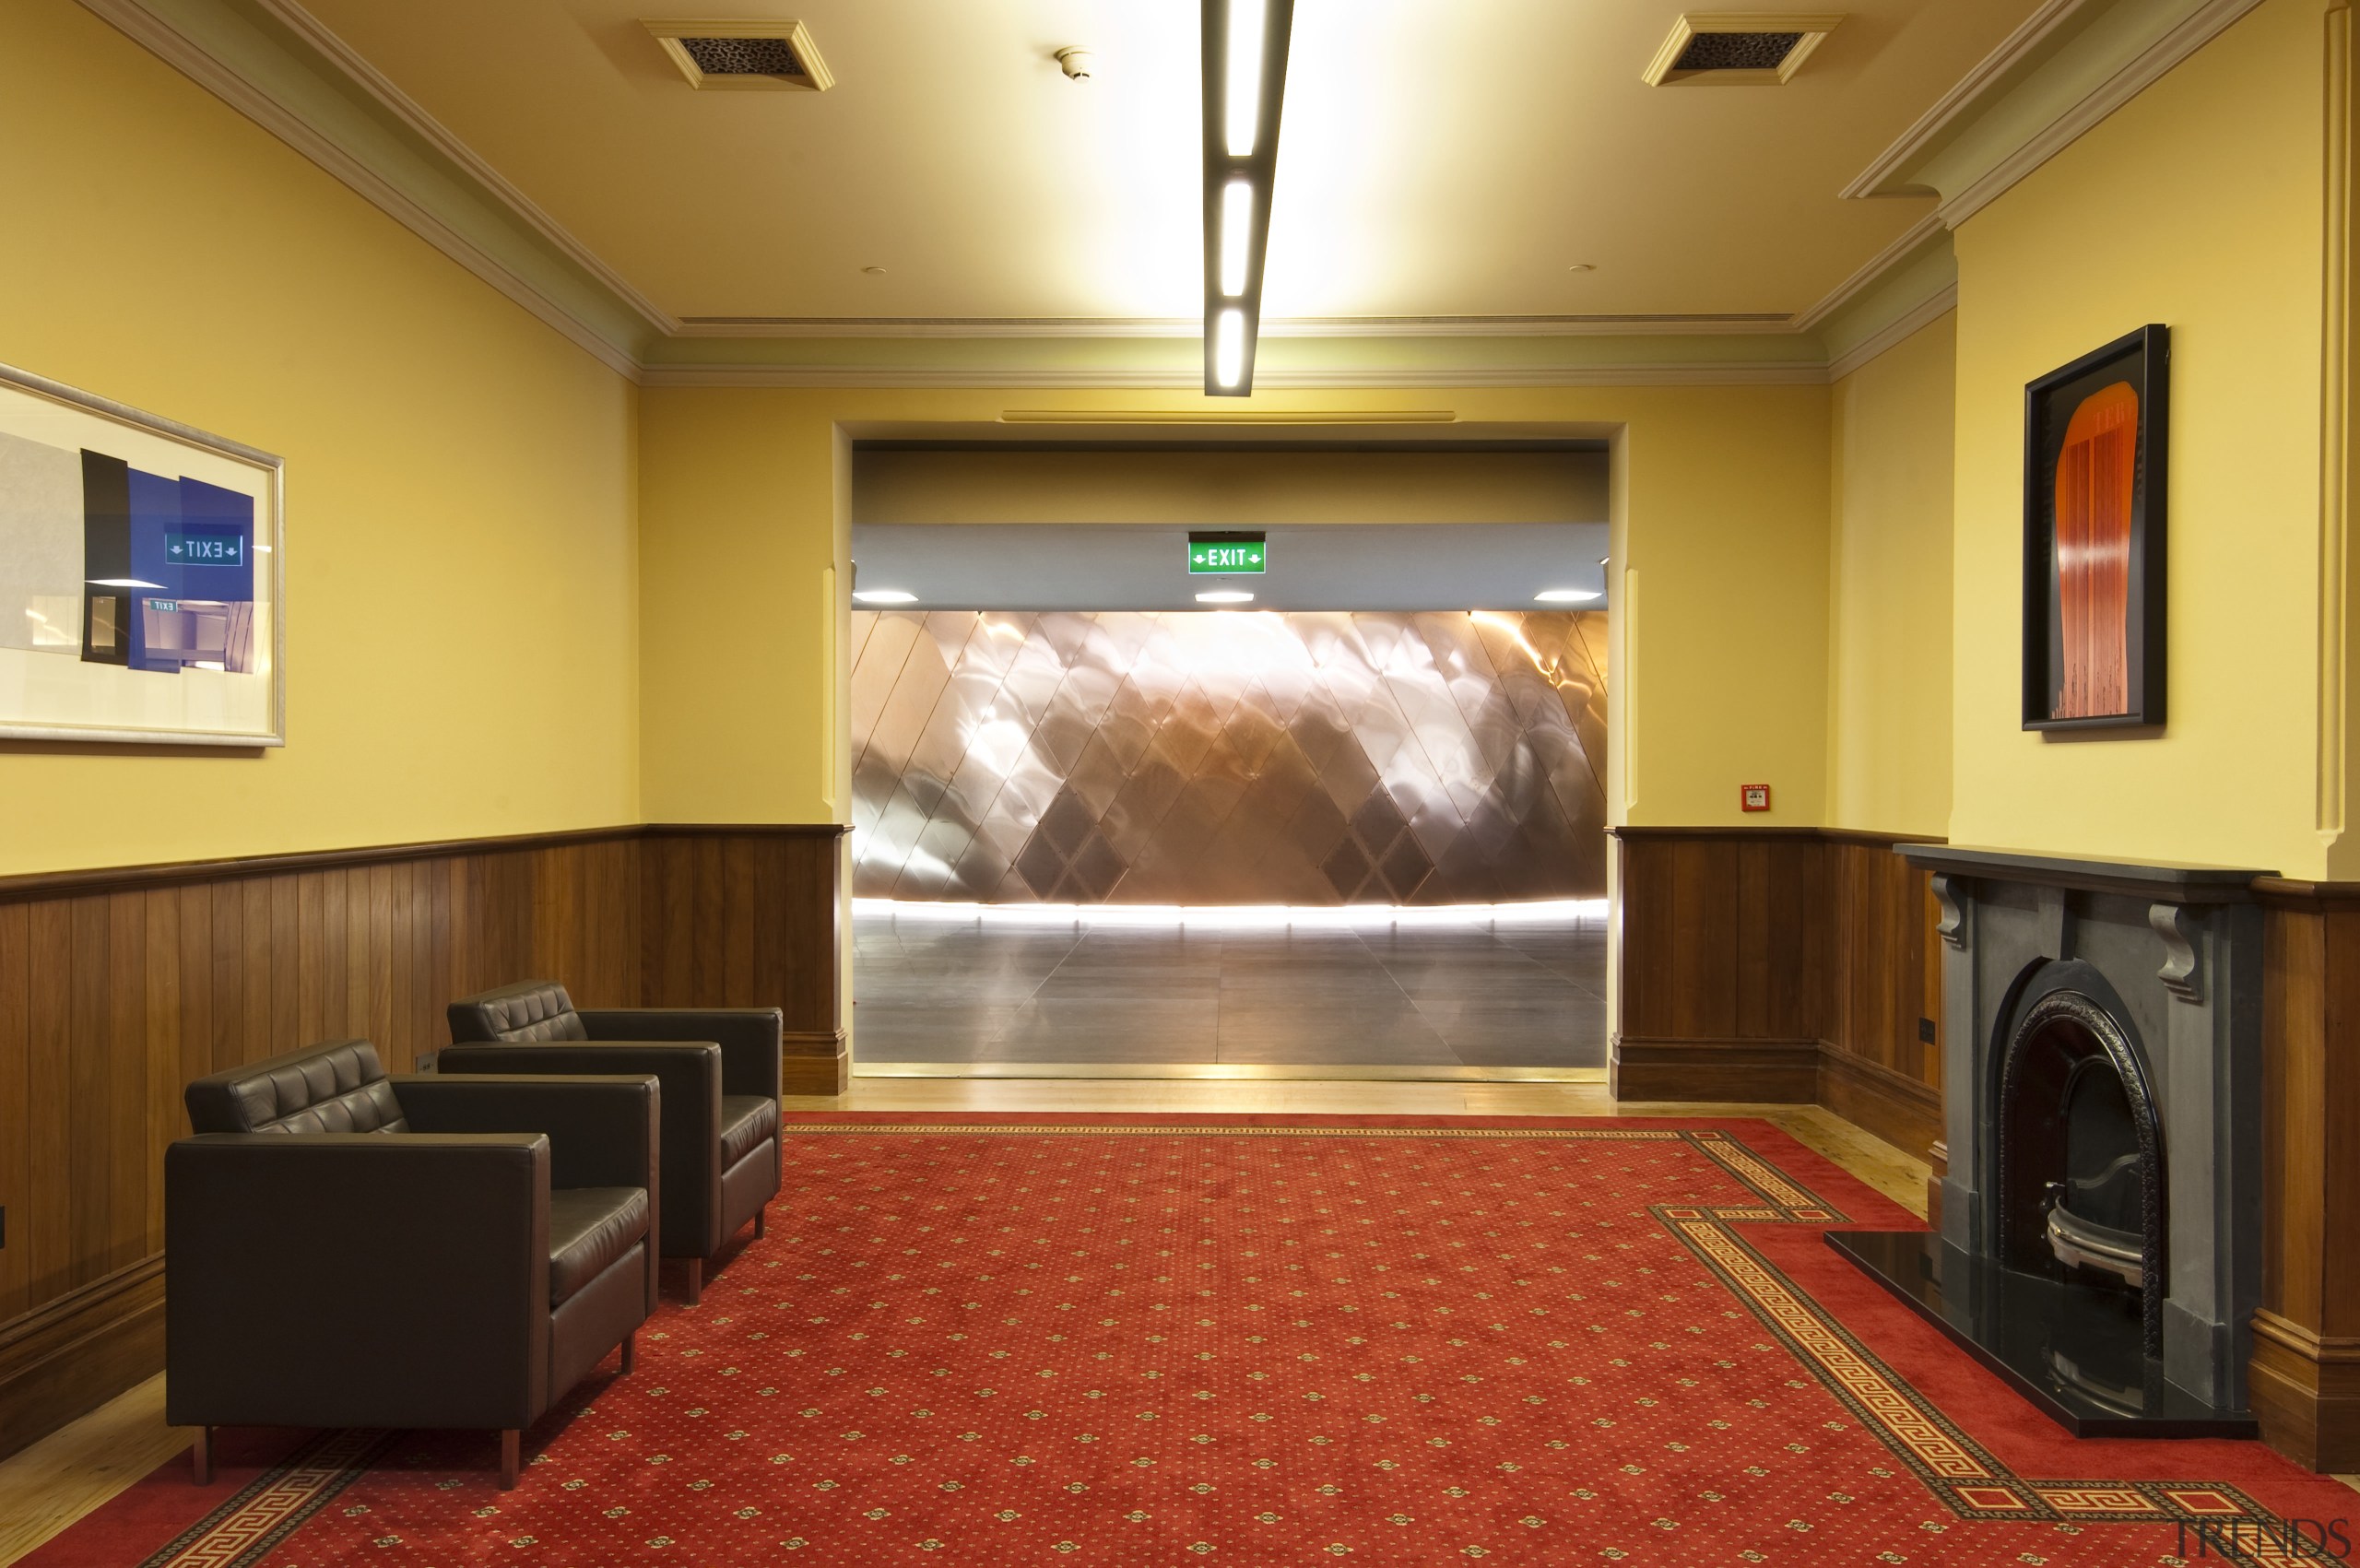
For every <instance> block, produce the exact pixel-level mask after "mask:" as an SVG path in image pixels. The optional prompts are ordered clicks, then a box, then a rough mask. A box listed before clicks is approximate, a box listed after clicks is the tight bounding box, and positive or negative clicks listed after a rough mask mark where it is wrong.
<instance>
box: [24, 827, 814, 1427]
mask: <svg viewBox="0 0 2360 1568" xmlns="http://www.w3.org/2000/svg"><path fill="white" fill-rule="evenodd" d="M843 832H844V830H843V829H842V828H841V827H839V826H837V825H835V824H832V823H823V824H818V825H815V826H800V825H791V826H778V827H772V826H733V825H727V824H715V825H712V826H703V825H679V826H675V825H657V826H642V825H630V826H623V827H616V828H601V829H592V830H586V831H578V832H561V833H542V834H534V835H529V836H525V837H516V838H497V839H478V840H468V841H463V842H458V843H417V844H395V845H387V846H381V847H372V848H364V849H353V850H335V851H325V852H321V853H315V854H303V855H270V856H264V857H258V858H254V859H249V860H227V861H200V862H187V863H182V864H176V865H166V866H139V867H106V868H102V869H97V870H89V871H75V872H58V873H46V874H42V875H40V876H29V877H9V878H0V1128H5V1129H6V1133H5V1135H0V1206H5V1208H6V1215H7V1244H6V1246H5V1247H0V1455H6V1454H7V1453H10V1452H13V1451H15V1450H16V1449H18V1448H19V1447H22V1446H23V1445H24V1444H28V1443H30V1442H32V1441H33V1440H34V1439H36V1438H39V1437H41V1436H42V1435H43V1434H44V1433H46V1432H50V1431H52V1430H53V1429H54V1428H55V1427H57V1426H58V1425H60V1424H62V1423H63V1422H64V1421H68V1420H71V1419H72V1418H73V1417H75V1416H77V1415H79V1414H80V1413H81V1412H82V1411H84V1410H87V1409H90V1408H92V1407H94V1406H96V1405H98V1404H100V1403H101V1402H102V1401H104V1400H106V1399H108V1398H110V1397H112V1396H114V1395H115V1394H117V1393H119V1392H121V1391H122V1390H123V1389H124V1388H126V1387H128V1386H130V1385H132V1384H134V1383H136V1382H138V1381H139V1380H140V1379H142V1378H144V1377H147V1376H149V1375H151V1374H152V1373H155V1372H156V1371H157V1370H158V1368H159V1367H160V1366H161V1365H162V1359H163V1334H162V1306H161V1303H162V1291H163V1278H162V1272H161V1262H160V1254H161V1249H162V1246H163V1240H164V1205H163V1160H162V1155H163V1149H164V1147H165V1145H167V1144H169V1143H170V1142H171V1140H172V1139H173V1138H178V1137H181V1136H183V1135H184V1134H185V1133H186V1132H187V1130H188V1126H187V1121H186V1118H185V1116H184V1114H183V1111H182V1107H181V1089H182V1086H183V1084H185V1083H186V1082H187V1081H188V1080H189V1079H193V1078H197V1077H201V1076H202V1075H204V1074H206V1073H208V1072H214V1071H217V1070H219V1069H221V1068H225V1067H235V1066H238V1065H239V1064H241V1063H243V1062H250V1061H254V1060H256V1059H258V1058H260V1057H264V1056H268V1055H276V1054H277V1053H279V1052H282V1051H291V1050H295V1049H297V1048H299V1047H301V1046H303V1045H306V1044H309V1043H313V1042H316V1041H321V1040H333V1039H342V1038H348V1037H351V1036H356V1035H358V1036H362V1037H365V1038H368V1039H370V1040H373V1041H375V1042H376V1043H377V1045H378V1048H379V1051H380V1053H381V1054H382V1055H383V1056H384V1062H385V1065H386V1067H388V1068H389V1069H390V1070H392V1071H395V1072H407V1071H409V1070H411V1069H412V1067H415V1066H416V1064H417V1063H418V1061H419V1058H420V1057H421V1056H422V1055H427V1054H430V1053H431V1052H433V1051H435V1050H437V1049H439V1048H440V1047H441V1046H442V1045H443V1044H444V1043H448V1040H449V1035H448V1032H447V1026H446V1024H445V1021H444V1016H443V1008H444V1006H445V1004H446V1003H448V1002H449V1001H450V1000H451V999H452V998H454V997H456V996H466V995H467V994H468V993H469V992H472V991H479V990H483V989H486V988H488V987H490V986H493V985H498V984H505V983H508V982H511V981H514V980H521V979H527V978H547V979H553V980H558V981H560V982H562V983H563V984H565V985H566V986H567V987H568V988H569V989H570V990H571V991H572V994H573V996H574V997H575V999H576V1000H577V1001H579V1002H580V1003H582V1004H583V1005H584V1006H588V1007H633V1006H656V1005H662V1006H674V1007H761V1006H774V1007H778V1008H782V1009H783V1011H784V1013H785V1051H784V1054H783V1060H782V1064H781V1065H782V1067H783V1069H784V1070H783V1079H784V1088H785V1092H787V1093H790V1094H815V1093H816V1094H838V1093H842V1092H843V1091H844V1085H845V1080H846V1066H847V1063H846V1057H845V1051H844V1013H845V1008H844V998H843V997H842V996H840V995H839V991H840V989H841V986H840V976H841V974H842V973H843V970H842V963H841V958H842V944H843V941H844V933H843V932H842V931H841V930H840V929H839V911H840V908H841V902H840V900H839V897H838V894H839V890H840V870H839V866H840V861H841V855H842V846H841V843H840V842H839V841H840V838H841V836H842V834H843ZM143 1270H144V1272H143Z"/></svg>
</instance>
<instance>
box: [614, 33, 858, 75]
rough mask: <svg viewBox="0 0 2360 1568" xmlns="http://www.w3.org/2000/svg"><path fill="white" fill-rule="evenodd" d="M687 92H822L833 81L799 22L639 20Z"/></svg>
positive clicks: (809, 35) (808, 35) (808, 34)
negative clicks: (685, 82) (689, 89)
mask: <svg viewBox="0 0 2360 1568" xmlns="http://www.w3.org/2000/svg"><path fill="white" fill-rule="evenodd" d="M640 25H641V26H643V27H644V28H645V29H647V30H648V32H649V34H650V35H652V36H653V37H654V38H655V41H656V42H658V43H660V44H662V45H663V46H664V53H665V54H666V55H667V56H668V57H669V58H670V60H671V62H672V64H673V65H677V66H678V67H679V70H680V75H682V76H684V77H687V78H688V79H689V85H690V87H692V88H699V89H701V90H702V89H704V88H739V89H751V90H754V91H781V90H785V91H789V92H825V91H827V90H828V89H829V88H832V87H833V86H835V85H836V78H835V77H833V76H832V75H830V74H829V71H828V67H827V65H826V64H825V63H824V62H822V61H821V60H820V52H819V51H818V50H817V49H815V48H814V47H812V43H811V34H810V32H809V30H808V29H806V28H805V27H804V25H803V24H802V23H801V22H796V21H775V20H773V21H760V22H716V21H682V22H652V21H651V22H642V23H641V24H640Z"/></svg>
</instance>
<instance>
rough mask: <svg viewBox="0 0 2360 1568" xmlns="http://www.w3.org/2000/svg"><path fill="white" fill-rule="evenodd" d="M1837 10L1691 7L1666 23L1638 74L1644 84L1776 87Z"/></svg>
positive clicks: (1837, 18)
mask: <svg viewBox="0 0 2360 1568" xmlns="http://www.w3.org/2000/svg"><path fill="white" fill-rule="evenodd" d="M1843 19H1844V18H1843V16H1842V15H1841V14H1840V13H1835V14H1830V13H1826V12H1814V13H1811V14H1809V15H1799V14H1796V13H1793V12H1780V13H1770V14H1752V13H1749V14H1738V13H1732V12H1726V11H1714V12H1692V13H1690V14H1689V15H1687V16H1684V17H1682V18H1680V19H1679V20H1678V21H1676V22H1674V23H1672V25H1671V36H1670V37H1669V38H1667V39H1665V40H1664V41H1663V47H1662V48H1660V49H1658V50H1657V51H1656V57H1655V58H1654V59H1653V60H1651V61H1649V62H1648V63H1647V68H1646V71H1645V72H1643V73H1641V79H1642V80H1644V81H1645V82H1646V84H1647V85H1648V86H1649V87H1668V86H1670V85H1671V84H1673V83H1675V82H1698V83H1712V84H1715V85H1717V86H1722V87H1777V86H1779V85H1781V84H1782V83H1785V82H1787V81H1789V80H1791V79H1792V78H1793V77H1794V74H1795V73H1796V72H1797V71H1799V70H1800V69H1802V64H1803V62H1804V61H1805V60H1807V59H1809V58H1810V57H1811V51H1812V50H1814V49H1817V48H1818V47H1819V43H1820V40H1822V39H1823V38H1825V37H1826V36H1827V35H1828V34H1829V33H1831V32H1834V31H1835V28H1836V25H1837V24H1838V23H1840V22H1841V21H1843Z"/></svg>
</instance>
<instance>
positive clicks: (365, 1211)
mask: <svg viewBox="0 0 2360 1568" xmlns="http://www.w3.org/2000/svg"><path fill="white" fill-rule="evenodd" d="M187 1101H188V1114H189V1122H190V1125H191V1126H194V1127H195V1128H196V1131H197V1136H196V1137H194V1138H182V1139H180V1140H179V1141H178V1142H176V1143H174V1144H172V1145H171V1148H170V1149H167V1150H166V1151H165V1155H164V1280H165V1284H164V1320H165V1321H164V1338H165V1351H164V1409H165V1420H166V1421H169V1422H171V1424H172V1425H174V1426H193V1427H195V1428H197V1443H196V1449H195V1467H196V1480H197V1482H198V1484H199V1485H203V1484H205V1483H206V1482H207V1481H209V1480H212V1430H211V1429H212V1428H214V1427H217V1426H300V1427H342V1426H369V1427H482V1428H489V1429H493V1430H496V1431H498V1432H500V1434H501V1444H500V1468H501V1477H500V1484H501V1487H502V1488H503V1489H505V1488H508V1487H513V1486H514V1485H515V1484H516V1468H517V1448H518V1438H519V1434H520V1433H521V1432H523V1430H524V1429H525V1427H527V1426H529V1425H531V1424H532V1423H533V1422H534V1421H536V1420H537V1419H539V1417H540V1416H541V1415H542V1414H543V1412H545V1411H546V1410H548V1409H549V1406H550V1404H551V1403H552V1402H553V1401H554V1400H555V1399H556V1398H557V1397H559V1396H560V1395H562V1394H563V1393H565V1391H566V1390H567V1389H569V1388H571V1387H572V1385H574V1384H576V1383H578V1382H580V1381H581V1379H582V1378H583V1377H584V1375H585V1374H587V1373H589V1372H590V1371H591V1370H592V1369H593V1368H594V1367H596V1365H597V1364H598V1363H599V1362H601V1361H603V1360H604V1359H605V1358H606V1355H607V1352H608V1351H609V1350H613V1349H615V1347H616V1346H618V1345H619V1346H621V1347H622V1369H623V1370H624V1371H625V1372H629V1371H630V1370H631V1360H632V1355H631V1352H632V1350H633V1343H632V1338H631V1336H632V1334H633V1332H634V1331H635V1330H636V1329H637V1328H638V1327H639V1326H640V1325H641V1324H642V1323H643V1322H645V1321H646V1320H647V1316H648V1315H649V1314H650V1313H652V1312H653V1311H655V1300H656V1298H655V1270H656V1259H657V1256H659V1245H660V1241H661V1233H660V1230H659V1225H660V1220H659V1215H660V1213H661V1210H662V1207H663V1206H662V1189H661V1186H660V1177H659V1175H658V1156H657V1152H656V1150H657V1138H658V1133H657V1125H658V1121H659V1118H660V1116H661V1114H662V1110H661V1102H660V1099H659V1096H658V1090H657V1086H656V1082H655V1079H653V1078H650V1077H647V1076H645V1075H639V1076H616V1077H598V1078H567V1079H557V1078H547V1077H541V1076H537V1075H535V1076H528V1077H511V1078H466V1079H450V1078H397V1079H396V1078H387V1077H386V1076H385V1073H384V1068H383V1067H381V1066H380V1065H379V1063H378V1060H377V1049H376V1047H375V1046H374V1045H372V1044H371V1043H369V1042H368V1041H366V1040H347V1041H341V1042H338V1043H334V1044H327V1045H314V1046H313V1047H311V1048H310V1049H308V1050H303V1051H297V1052H293V1053H291V1054H289V1055H284V1056H274V1057H271V1058H270V1059H269V1060H267V1061H262V1062H256V1063H254V1064H253V1065H252V1066H249V1067H239V1068H237V1069H235V1070H233V1071H230V1072H225V1073H216V1074H214V1075H213V1076H211V1077H209V1078H201V1079H197V1080H196V1081H195V1082H194V1083H192V1084H190V1085H189V1086H188V1091H187ZM526 1128H529V1129H533V1130H530V1131H524V1130H519V1129H526Z"/></svg>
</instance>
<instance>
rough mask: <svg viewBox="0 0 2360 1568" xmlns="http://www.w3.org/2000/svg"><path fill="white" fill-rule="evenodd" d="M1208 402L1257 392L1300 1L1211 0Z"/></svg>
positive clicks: (1207, 1)
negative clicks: (1283, 119) (1265, 270)
mask: <svg viewBox="0 0 2360 1568" xmlns="http://www.w3.org/2000/svg"><path fill="white" fill-rule="evenodd" d="M1203 21H1204V43H1203V51H1204V65H1203V69H1204V98H1205V102H1204V122H1205V123H1204V137H1205V395H1206V396H1208V397H1245V396H1250V395H1252V393H1253V391H1254V353H1255V348H1256V347H1257V340H1258V339H1259V337H1260V335H1261V327H1262V264H1263V260H1264V257H1265V255H1266V253H1268V249H1269V241H1270V191H1271V187H1272V184H1273V183H1274V181H1275V179H1276V176H1277V171H1278V160H1279V110H1280V105H1281V103H1282V101H1283V100H1284V99H1285V97H1286V86H1287V44H1288V41H1289V40H1290V38H1291V37H1292V35H1293V31H1294V0H1204V11H1203Z"/></svg>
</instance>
